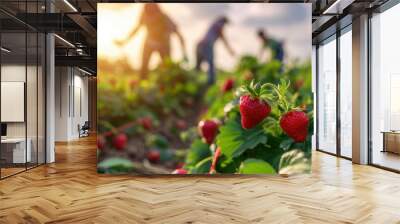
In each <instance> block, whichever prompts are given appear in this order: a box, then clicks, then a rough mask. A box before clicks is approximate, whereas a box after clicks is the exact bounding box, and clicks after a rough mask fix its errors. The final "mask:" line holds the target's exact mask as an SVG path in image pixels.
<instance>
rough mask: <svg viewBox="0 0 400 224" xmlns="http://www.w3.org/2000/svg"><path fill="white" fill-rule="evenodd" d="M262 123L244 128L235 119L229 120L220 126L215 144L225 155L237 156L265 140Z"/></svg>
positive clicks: (263, 142) (229, 156)
mask: <svg viewBox="0 0 400 224" xmlns="http://www.w3.org/2000/svg"><path fill="white" fill-rule="evenodd" d="M267 139H268V138H267V135H265V133H264V130H263V128H262V125H257V126H256V127H254V128H252V129H249V130H246V129H243V128H242V126H241V124H240V123H238V122H237V121H235V120H229V121H227V122H226V124H225V125H224V126H222V127H221V128H220V134H219V135H218V136H217V145H218V146H220V147H221V152H222V154H224V155H225V156H226V157H228V158H231V157H238V156H240V155H241V154H242V153H243V152H245V151H246V150H248V149H253V148H254V147H256V146H257V145H259V144H265V143H266V142H267Z"/></svg>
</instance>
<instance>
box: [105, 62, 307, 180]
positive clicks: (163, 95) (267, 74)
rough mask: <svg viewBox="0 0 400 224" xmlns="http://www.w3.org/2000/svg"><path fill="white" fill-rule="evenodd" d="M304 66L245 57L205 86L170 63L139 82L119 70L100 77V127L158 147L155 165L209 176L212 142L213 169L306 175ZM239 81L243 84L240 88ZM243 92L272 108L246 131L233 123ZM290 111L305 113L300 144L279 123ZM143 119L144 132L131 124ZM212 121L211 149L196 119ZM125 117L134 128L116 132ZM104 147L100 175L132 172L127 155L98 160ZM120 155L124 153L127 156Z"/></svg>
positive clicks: (199, 77) (202, 76) (236, 121)
mask: <svg viewBox="0 0 400 224" xmlns="http://www.w3.org/2000/svg"><path fill="white" fill-rule="evenodd" d="M310 64H311V63H309V62H306V63H302V64H300V63H293V64H290V65H282V64H281V63H280V62H279V61H270V62H268V63H265V62H261V61H259V60H258V59H257V58H256V57H253V56H244V57H242V58H241V60H240V62H239V63H238V65H237V66H236V68H235V70H234V71H218V75H217V76H216V78H217V80H216V83H217V84H216V85H212V86H206V84H205V83H206V78H207V76H206V75H205V74H201V73H198V72H196V71H194V70H189V69H185V68H184V67H183V66H182V65H181V64H180V63H173V62H172V61H170V60H167V61H165V62H164V63H163V64H162V65H161V66H159V67H158V68H157V69H155V70H154V71H152V72H150V74H148V78H147V79H145V80H141V79H139V78H138V77H137V74H135V73H132V74H128V73H127V71H128V70H126V71H125V70H124V71H125V72H126V74H124V73H122V74H101V75H100V76H99V85H98V92H99V94H98V96H99V99H98V111H99V113H98V116H99V127H98V128H99V132H100V133H105V132H109V131H111V132H112V133H114V134H115V133H118V132H124V133H125V134H127V136H128V137H129V138H132V137H134V138H135V140H137V141H143V143H144V144H145V146H146V148H150V149H158V150H160V156H161V162H160V163H159V164H157V165H162V164H177V163H178V162H180V163H182V162H185V165H184V168H185V169H186V170H188V171H189V173H196V174H198V173H208V172H209V170H210V166H211V162H212V159H213V158H212V154H213V153H211V152H212V151H213V150H215V148H217V147H220V148H221V155H220V157H219V159H218V162H217V164H216V171H217V173H245V174H258V173H289V174H291V173H298V172H307V171H309V170H310V162H311V160H310V157H311V135H312V133H313V130H312V128H313V124H312V123H313V112H312V110H313V94H312V91H311V87H312V85H311V65H310ZM116 77H118V78H116ZM228 78H233V79H234V80H235V83H234V89H232V91H229V92H222V91H221V85H222V84H223V83H224V82H225V80H226V79H228ZM241 86H243V88H239V87H241ZM242 94H250V95H252V96H256V97H260V98H261V99H264V100H266V101H268V103H269V104H270V106H271V109H272V110H271V113H270V115H269V116H268V117H267V118H266V119H264V120H263V121H262V122H261V123H260V124H259V125H257V126H256V127H254V128H252V129H249V130H247V129H243V128H242V126H241V123H240V113H239V106H238V105H239V97H240V95H242ZM293 108H299V109H301V110H304V111H306V112H307V115H308V117H309V120H310V124H309V130H308V133H309V135H308V137H307V140H306V141H305V142H303V143H295V142H294V141H293V140H292V139H291V138H290V137H288V136H287V135H286V134H285V133H284V132H283V130H282V128H281V127H280V124H279V120H280V118H281V116H282V114H283V113H285V112H286V111H288V110H290V109H293ZM142 117H150V118H151V119H152V122H153V128H152V129H151V130H147V129H144V128H143V127H142V125H138V123H137V122H136V121H137V119H138V118H142ZM193 118H195V119H193ZM215 118H216V119H218V120H220V121H221V122H222V124H221V126H220V128H219V133H218V135H217V136H216V141H215V142H214V144H213V145H212V146H210V145H207V144H205V143H204V142H203V141H201V139H200V136H199V135H198V130H197V122H198V121H199V120H200V119H215ZM176 120H184V121H186V122H187V126H189V127H187V128H177V126H176V123H175V121H176ZM127 122H129V123H133V125H131V126H130V127H128V128H126V129H124V130H119V129H118V128H119V127H121V126H124V125H126V123H127ZM135 122H136V123H135ZM183 126H185V125H183ZM190 126H191V127H190ZM112 137H113V135H112V136H110V137H107V138H106V140H107V142H106V146H107V147H112ZM138 145H140V144H138ZM177 145H178V146H177ZM189 145H190V147H189ZM174 146H175V147H176V146H177V147H176V148H174ZM176 149H182V150H176ZM107 152H108V151H107V150H102V151H100V153H99V158H100V159H101V160H103V161H102V162H101V163H99V172H103V173H119V172H129V171H131V172H132V171H133V170H134V166H133V163H128V162H129V160H125V161H123V160H122V161H121V160H119V159H120V158H116V159H117V160H115V161H113V160H110V161H109V160H108V159H104V155H106V154H107ZM119 153H120V154H123V152H119ZM112 155H114V154H112ZM135 155H136V154H135ZM126 158H130V157H128V155H126ZM171 161H172V162H171ZM169 168H170V169H171V168H172V167H169Z"/></svg>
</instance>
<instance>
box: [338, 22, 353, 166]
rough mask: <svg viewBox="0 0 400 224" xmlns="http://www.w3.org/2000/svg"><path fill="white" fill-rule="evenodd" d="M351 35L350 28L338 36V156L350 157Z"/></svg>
mask: <svg viewBox="0 0 400 224" xmlns="http://www.w3.org/2000/svg"><path fill="white" fill-rule="evenodd" d="M351 48H352V35H351V26H349V27H348V28H346V29H345V30H343V31H342V35H341V36H340V154H341V155H342V156H345V157H348V158H351V156H352V148H351V145H352V144H351V142H352V138H351V137H352V125H351V124H352V96H353V95H352V66H351V64H352V49H351Z"/></svg>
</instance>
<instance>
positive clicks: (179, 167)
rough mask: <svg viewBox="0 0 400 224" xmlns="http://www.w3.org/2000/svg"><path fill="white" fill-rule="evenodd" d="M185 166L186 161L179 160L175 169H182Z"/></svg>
mask: <svg viewBox="0 0 400 224" xmlns="http://www.w3.org/2000/svg"><path fill="white" fill-rule="evenodd" d="M184 166H185V163H184V162H177V163H176V165H175V169H181V168H182V167H184Z"/></svg>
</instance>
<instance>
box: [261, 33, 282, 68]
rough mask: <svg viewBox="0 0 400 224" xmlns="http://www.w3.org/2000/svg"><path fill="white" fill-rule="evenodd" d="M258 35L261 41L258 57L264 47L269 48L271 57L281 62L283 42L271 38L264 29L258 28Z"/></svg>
mask: <svg viewBox="0 0 400 224" xmlns="http://www.w3.org/2000/svg"><path fill="white" fill-rule="evenodd" d="M257 35H258V37H259V38H260V40H261V41H262V47H261V49H260V57H261V56H262V54H263V53H264V51H265V50H266V49H268V48H269V49H271V57H272V59H274V60H278V61H279V62H283V57H284V50H283V43H282V42H280V41H277V40H275V39H273V38H271V37H270V36H269V35H268V34H267V33H266V32H264V30H262V29H260V30H258V32H257Z"/></svg>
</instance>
